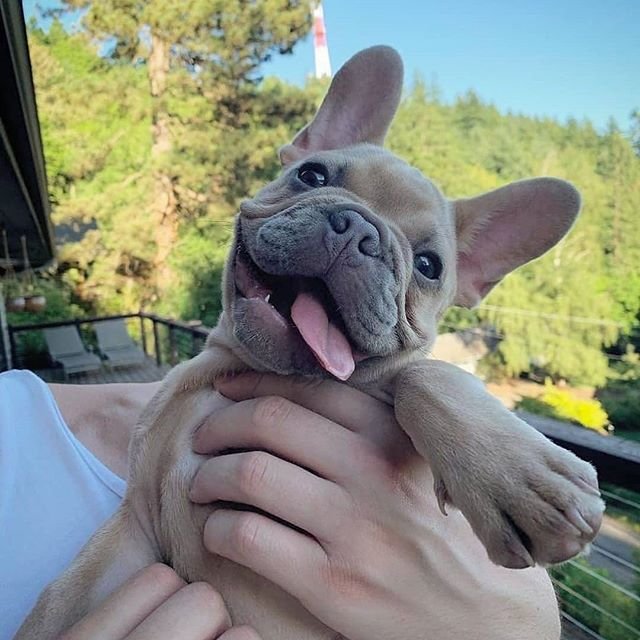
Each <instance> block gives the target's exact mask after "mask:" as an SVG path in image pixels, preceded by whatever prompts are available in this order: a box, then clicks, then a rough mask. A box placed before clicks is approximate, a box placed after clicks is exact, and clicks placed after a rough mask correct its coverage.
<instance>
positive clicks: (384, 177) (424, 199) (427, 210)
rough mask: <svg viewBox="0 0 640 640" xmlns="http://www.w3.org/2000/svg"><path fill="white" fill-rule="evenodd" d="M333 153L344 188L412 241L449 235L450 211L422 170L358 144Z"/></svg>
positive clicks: (388, 153) (450, 229) (392, 156)
mask: <svg viewBox="0 0 640 640" xmlns="http://www.w3.org/2000/svg"><path fill="white" fill-rule="evenodd" d="M327 155H328V156H330V155H334V157H335V160H334V161H335V162H337V163H342V164H343V166H344V176H343V182H344V188H346V189H347V190H349V191H350V192H352V193H354V194H355V195H357V196H358V197H359V198H361V199H362V200H363V201H364V202H365V204H366V205H367V206H368V207H369V208H370V209H371V210H372V211H373V212H374V213H376V214H377V215H379V216H381V217H382V218H384V219H385V220H386V221H387V222H391V223H393V224H394V225H396V226H397V227H399V228H400V229H401V230H402V231H403V232H404V234H405V235H406V237H407V238H408V240H409V241H410V242H411V243H412V244H415V243H417V242H420V241H421V240H422V239H423V238H424V237H425V236H436V235H441V234H443V233H447V230H449V232H450V233H451V234H453V227H452V224H451V215H452V214H451V211H450V208H449V204H448V202H447V200H446V199H445V198H444V196H443V195H442V193H440V191H439V189H438V188H437V187H436V186H435V185H434V184H433V183H432V182H431V181H430V180H428V179H427V178H425V177H424V176H423V175H422V173H421V172H420V171H419V170H418V169H416V168H415V167H412V166H411V165H409V164H408V163H406V162H405V161H404V160H401V159H400V158H398V157H397V156H395V155H393V154H392V153H390V152H388V151H386V150H385V149H382V148H381V147H375V146H373V145H359V146H357V147H352V148H351V149H346V150H342V151H340V152H339V153H335V152H333V154H332V152H327Z"/></svg>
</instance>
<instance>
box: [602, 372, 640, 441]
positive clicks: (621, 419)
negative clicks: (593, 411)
mask: <svg viewBox="0 0 640 640" xmlns="http://www.w3.org/2000/svg"><path fill="white" fill-rule="evenodd" d="M598 399H599V400H600V402H601V403H602V405H603V406H604V408H605V409H606V411H607V413H608V414H609V418H610V419H611V422H612V423H613V424H614V425H615V427H616V429H620V430H627V431H640V379H636V380H616V381H614V382H611V383H610V384H609V385H607V386H606V387H605V388H604V389H602V390H601V391H599V392H598Z"/></svg>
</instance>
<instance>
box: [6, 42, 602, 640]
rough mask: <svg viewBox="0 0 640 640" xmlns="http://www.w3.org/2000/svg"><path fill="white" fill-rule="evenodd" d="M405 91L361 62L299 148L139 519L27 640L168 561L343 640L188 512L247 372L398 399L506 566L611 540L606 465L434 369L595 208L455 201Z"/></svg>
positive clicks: (48, 600) (26, 628)
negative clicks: (389, 146) (210, 444)
mask: <svg viewBox="0 0 640 640" xmlns="http://www.w3.org/2000/svg"><path fill="white" fill-rule="evenodd" d="M402 77H403V72H402V62H401V60H400V57H399V56H398V54H397V53H396V52H395V51H394V50H393V49H390V48H388V47H373V48H371V49H367V50H365V51H362V52H360V53H358V54H357V55H356V56H354V57H353V58H352V59H351V60H349V61H348V62H347V63H346V64H345V65H344V67H343V68H342V69H341V70H340V71H339V72H338V73H337V75H336V76H335V78H334V79H333V82H332V83H331V87H330V89H329V92H328V95H327V96H326V98H325V100H324V102H323V103H322V105H321V106H320V109H319V110H318V112H317V114H316V116H315V117H314V119H313V120H312V121H311V122H310V123H309V124H308V125H307V126H306V127H305V128H304V129H303V130H302V131H301V132H300V133H299V134H298V135H297V136H296V137H295V138H294V140H293V141H292V142H291V143H290V144H288V145H286V146H285V147H283V148H282V149H281V151H280V158H281V160H282V164H283V171H282V174H281V176H280V177H279V178H278V179H276V180H275V181H274V182H272V183H271V184H269V185H267V186H266V187H265V188H263V189H262V190H261V191H260V192H259V193H258V194H257V195H256V196H255V198H253V199H251V200H248V201H246V202H244V203H242V205H241V207H240V212H239V214H238V216H237V218H236V231H235V238H234V241H233V246H232V248H231V251H230V255H229V259H228V262H227V266H226V271H225V274H224V301H223V307H224V311H223V313H222V315H221V317H220V321H219V323H218V325H217V326H216V328H215V329H214V330H213V331H212V333H211V335H210V336H209V338H208V341H207V344H206V347H205V349H204V350H203V352H202V353H201V354H199V355H198V356H197V357H195V358H194V359H192V360H191V361H189V362H186V363H183V364H181V365H179V366H178V367H176V368H175V369H173V370H172V371H171V372H170V373H169V375H168V376H167V378H166V379H165V381H164V383H163V386H162V389H161V390H160V392H159V393H158V394H157V395H156V397H155V398H154V400H153V401H152V402H151V404H150V405H149V406H148V407H147V408H146V410H145V411H144V413H143V416H142V418H141V421H140V424H139V426H138V427H137V430H136V433H135V435H134V437H133V441H132V444H131V448H130V476H129V478H130V479H129V486H128V490H127V495H126V497H125V499H124V501H123V503H122V506H121V507H120V509H119V511H118V512H117V513H116V515H115V516H114V517H113V519H111V520H110V521H109V522H108V523H107V524H106V525H105V526H104V527H103V528H102V529H101V530H100V531H98V532H97V533H96V534H95V535H94V536H93V538H92V539H91V540H90V541H89V543H88V544H87V545H86V547H85V548H84V550H83V551H82V552H81V554H80V555H79V557H78V558H77V559H76V561H75V563H74V564H73V565H72V566H71V567H70V568H69V569H68V570H67V571H66V572H65V573H64V574H63V575H62V577H61V578H59V579H58V580H57V581H56V582H54V583H53V584H52V585H50V586H49V587H48V588H47V589H46V590H45V591H44V593H43V594H42V595H41V597H40V600H39V601H38V603H37V605H36V607H35V609H34V610H33V612H32V613H31V614H30V617H29V618H28V620H27V621H26V623H25V624H24V625H23V627H22V630H21V632H19V633H18V636H17V637H18V638H19V639H25V638H28V639H34V638H51V637H57V635H58V634H59V633H61V632H62V631H63V630H65V629H67V628H68V627H69V626H71V625H72V624H73V623H74V622H75V621H77V620H78V619H79V618H80V617H82V616H83V615H84V614H86V613H87V612H88V611H89V610H90V609H92V608H93V607H95V606H96V605H98V604H99V603H100V602H101V601H102V600H103V599H104V598H105V597H106V595H107V594H109V593H110V592H111V591H113V590H114V589H115V588H117V587H118V586H120V585H121V584H122V583H123V582H124V581H125V580H126V579H127V578H128V577H129V576H130V575H131V574H132V573H134V572H135V571H137V570H138V569H139V568H141V567H144V566H146V565H148V564H151V563H153V562H156V561H162V562H166V563H168V564H170V565H171V566H172V567H173V568H174V569H175V570H176V571H177V572H178V573H179V574H180V575H181V576H182V577H183V578H184V579H185V580H187V581H197V580H205V581H207V582H209V583H211V584H212V585H213V586H214V587H215V588H216V589H217V590H218V591H220V593H221V594H222V596H223V598H224V600H225V603H226V604H227V607H228V608H229V611H230V612H231V615H232V617H233V619H234V623H246V624H250V625H252V626H253V627H254V628H255V629H256V630H257V631H258V632H259V633H260V634H261V636H262V637H263V638H264V640H276V639H277V640H300V639H301V638H305V639H311V640H328V639H330V638H335V632H333V631H331V630H330V629H328V628H327V627H325V626H324V625H323V624H321V623H320V622H318V621H317V620H315V619H314V618H313V617H312V616H311V615H310V614H309V613H308V612H307V611H306V610H305V609H304V607H303V606H302V604H301V603H300V602H298V601H297V600H295V599H294V598H293V597H291V596H289V595H288V594H286V593H285V592H284V591H282V590H280V589H279V588H277V587H276V586H274V585H272V584H270V583H268V582H267V581H266V580H264V579H262V578H260V577H259V576H257V575H256V574H254V573H252V572H250V571H248V570H247V569H245V568H243V567H241V566H239V565H237V564H234V563H232V562H230V561H228V560H225V559H223V558H220V557H216V556H213V555H212V554H210V553H208V552H207V551H205V549H204V548H203V545H202V529H203V526H204V523H205V520H206V518H207V516H208V514H209V513H210V511H211V508H212V507H211V506H208V507H204V506H199V505H195V504H193V503H192V502H190V500H189V498H188V492H189V487H190V484H191V481H192V479H193V477H194V475H195V473H196V471H197V469H198V467H199V465H200V464H201V463H202V460H203V458H202V456H199V455H196V454H194V453H193V451H192V446H191V440H192V435H193V432H194V430H195V429H196V428H197V427H198V425H199V424H201V422H202V421H203V420H204V419H205V418H206V416H207V415H208V414H209V412H210V411H211V407H212V393H211V389H212V386H214V385H215V382H216V379H218V378H219V377H220V376H222V375H225V374H232V373H237V372H241V371H246V370H249V369H252V370H257V371H270V372H276V373H279V374H301V375H304V376H334V377H336V378H338V379H340V380H344V381H346V382H347V383H348V384H350V385H353V386H354V387H357V388H359V389H361V390H364V391H366V392H367V393H370V394H372V395H374V396H376V397H378V398H381V399H383V400H385V401H386V402H388V403H389V404H392V405H393V406H394V407H395V414H396V417H397V421H398V423H399V425H400V427H401V428H402V429H404V430H405V431H406V433H407V434H408V435H409V437H410V438H411V440H412V442H413V445H414V446H415V448H416V450H417V451H418V452H419V453H420V454H422V455H423V456H424V457H425V458H426V459H427V460H428V462H429V464H430V466H431V468H432V470H433V475H434V478H435V487H434V489H435V492H436V494H437V497H438V501H439V504H440V507H441V509H442V511H443V512H445V513H446V508H447V505H451V506H452V507H455V508H458V509H460V510H461V511H462V512H463V514H464V515H465V516H466V518H467V519H468V521H469V522H470V524H471V526H472V528H473V530H474V531H475V533H476V535H477V536H478V537H479V538H480V540H481V541H482V542H483V543H484V545H485V547H486V549H487V552H488V554H489V556H490V558H491V559H492V560H493V561H494V562H496V563H499V564H501V565H504V566H506V567H512V568H519V567H528V566H530V565H533V564H535V563H540V564H545V565H548V564H552V563H556V562H561V561H563V560H567V559H568V558H570V557H572V556H574V555H575V554H577V553H579V552H580V551H581V550H582V549H583V548H584V547H585V545H587V543H588V542H589V541H590V540H591V539H592V538H593V537H594V536H595V534H596V533H597V531H598V528H599V526H600V522H601V517H602V511H603V503H602V501H601V500H600V497H599V492H598V485H597V480H596V474H595V472H594V470H593V468H592V467H591V466H590V465H589V464H587V463H586V462H583V461H581V460H579V459H578V458H577V457H575V456H574V455H573V454H572V453H570V452H568V451H566V450H564V449H561V448H559V447H557V446H556V445H554V444H552V443H551V442H550V441H549V440H547V439H546V438H545V437H543V436H542V435H540V434H539V433H538V432H536V431H535V430H534V429H532V428H531V427H530V426H528V425H527V424H525V423H524V422H522V421H521V420H519V419H518V418H517V417H515V416H514V415H513V414H512V413H511V412H509V411H508V410H506V409H505V408H503V406H502V405H501V404H500V403H499V402H498V401H497V400H495V399H494V398H492V397H491V396H489V395H488V394H487V393H486V392H485V390H484V388H483V386H482V384H481V383H480V382H479V381H478V380H477V379H476V378H474V377H473V376H471V375H469V374H467V373H464V372H462V371H461V370H460V369H458V368H456V367H454V366H451V365H448V364H445V363H442V362H438V361H435V360H430V359H428V358H427V357H426V355H425V354H426V353H427V352H428V351H429V348H430V346H431V345H432V344H433V341H434V339H435V337H436V325H437V322H438V319H439V318H440V317H441V316H442V314H443V313H444V312H445V310H446V309H447V307H449V305H451V304H458V305H465V306H473V305H475V304H477V303H478V302H479V301H480V300H481V299H482V298H483V297H484V296H485V295H486V294H487V293H488V292H489V291H490V290H491V288H492V287H493V286H494V285H496V284H497V283H498V282H499V281H500V280H501V278H502V277H503V276H504V275H505V274H507V273H508V272H510V271H511V270H513V269H515V268H516V267H518V266H519V265H522V264H524V263H526V262H528V261H529V260H532V259H533V258H536V257H538V256H540V255H541V254H543V253H544V252H545V251H546V250H548V249H549V248H550V247H552V246H553V245H554V244H555V243H557V242H558V240H560V239H561V238H562V237H563V236H564V234H565V233H566V232H567V231H568V230H569V228H570V227H571V225H572V223H573V221H574V219H575V217H576V215H577V213H578V210H579V208H580V198H579V195H578V193H577V192H576V190H575V189H574V188H573V187H572V186H571V185H570V184H568V183H567V182H564V181H562V180H557V179H554V178H536V179H532V180H523V181H520V182H516V183H513V184H510V185H508V186H505V187H502V188H500V189H497V190H495V191H492V192H490V193H485V194H483V195H480V196H478V197H475V198H469V199H464V200H455V201H451V200H448V199H447V198H445V197H444V196H443V194H442V193H441V192H440V191H439V189H438V188H437V187H436V186H435V185H434V184H433V183H432V182H430V181H429V180H428V179H427V178H425V177H424V176H423V175H422V174H421V173H420V172H419V171H418V170H417V169H415V168H413V167H411V166H409V165H408V164H407V163H405V162H404V161H402V160H400V159H399V158H397V157H396V156H394V155H392V154H391V153H389V152H388V151H385V150H384V149H383V148H382V143H383V141H384V138H385V135H386V133H387V129H388V127H389V125H390V123H391V121H392V119H393V117H394V114H395V112H396V109H397V107H398V103H399V100H400V94H401V89H402Z"/></svg>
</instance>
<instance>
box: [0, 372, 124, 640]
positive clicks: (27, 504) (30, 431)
mask: <svg viewBox="0 0 640 640" xmlns="http://www.w3.org/2000/svg"><path fill="white" fill-rule="evenodd" d="M124 491H125V482H124V480H122V479H121V478H119V477H118V476H116V475H115V474H114V473H113V472H112V471H110V470H109V469H108V468H107V467H105V465H104V464H102V463H101V462H100V460H98V459H97V458H96V457H95V456H94V455H93V454H92V453H91V452H90V451H89V450H88V449H87V448H86V447H85V446H83V445H82V444H81V443H80V442H79V440H77V438H76V437H75V436H74V435H73V433H72V432H71V431H70V430H69V427H67V425H66V424H65V422H64V420H63V418H62V415H61V414H60V411H59V409H58V407H57V405H56V403H55V401H54V399H53V396H52V395H51V392H50V391H49V388H48V387H47V385H46V384H45V383H44V382H42V380H40V378H38V377H37V376H36V375H34V374H33V373H31V372H30V371H9V372H7V373H2V374H0V640H8V639H10V638H13V636H14V634H15V633H16V631H17V630H18V628H19V627H20V625H21V624H22V622H23V620H24V618H26V616H27V614H28V613H29V611H30V610H31V608H32V607H33V605H34V604H35V602H36V600H37V598H38V595H39V594H40V592H41V591H42V589H43V588H44V587H45V586H46V585H47V584H49V583H50V582H51V581H52V580H54V579H55V578H56V577H58V576H59V575H60V573H62V571H64V569H66V567H67V566H68V565H69V564H70V562H71V561H72V560H73V559H74V557H75V556H76V555H77V553H78V552H79V551H80V549H81V548H82V546H83V545H84V544H85V542H86V541H87V540H88V539H89V537H90V536H91V535H92V534H93V533H94V531H95V530H96V529H97V528H98V527H99V526H100V525H101V524H102V523H103V522H104V521H105V520H107V519H108V518H109V517H110V516H111V515H112V514H113V512H114V511H115V510H116V509H117V508H118V505H119V504H120V501H121V500H122V497H123V496H124Z"/></svg>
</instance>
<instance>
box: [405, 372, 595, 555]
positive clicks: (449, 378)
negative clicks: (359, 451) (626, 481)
mask: <svg viewBox="0 0 640 640" xmlns="http://www.w3.org/2000/svg"><path fill="white" fill-rule="evenodd" d="M394 386H395V398H394V401H395V412H396V417H397V419H398V422H399V423H400V425H401V426H402V428H403V429H404V430H405V431H406V432H407V434H408V435H409V437H410V438H411V440H412V441H413V444H414V446H415V447H416V449H417V450H418V452H419V453H420V454H422V455H423V456H424V457H425V458H426V459H427V460H428V461H429V462H430V464H431V466H432V468H433V473H434V478H435V487H434V488H435V491H436V494H437V496H438V501H439V504H440V507H441V509H442V510H443V512H446V511H445V509H446V504H447V503H449V504H452V505H454V506H455V507H457V508H459V509H460V510H461V511H462V512H463V513H464V515H465V517H466V518H467V520H468V521H469V523H470V524H471V526H472V528H473V530H474V532H475V533H476V535H477V536H478V537H479V538H480V540H481V541H482V542H483V543H484V545H485V547H486V548H487V551H488V553H489V557H490V558H491V559H492V560H493V561H494V562H496V563H498V564H501V565H504V566H506V567H511V568H521V567H526V566H529V565H533V564H535V563H540V564H550V563H555V562H561V561H564V560H567V559H568V558H570V557H572V556H574V555H576V554H577V553H579V552H580V551H581V550H582V549H583V547H584V546H585V545H587V543H588V542H590V541H591V540H592V539H593V537H594V536H595V534H596V533H597V530H598V528H599V525H600V522H601V519H602V511H603V503H602V501H601V499H600V497H599V492H598V484H597V478H596V473H595V471H594V469H593V467H591V465H589V464H588V463H586V462H584V461H582V460H580V459H579V458H577V457H576V456H575V455H574V454H573V453H571V452H569V451H567V450H565V449H562V448H561V447H558V446H556V445H555V444H553V443H552V442H551V441H550V440H548V439H547V438H545V437H544V436H543V435H542V434H540V433H538V432H537V431H536V430H535V429H533V428H532V427H531V426H529V425H528V424H526V423H525V422H523V421H522V420H520V419H519V418H517V417H516V416H515V415H514V414H513V413H512V412H511V411H509V410H508V409H506V408H505V407H504V406H503V405H502V404H501V403H500V402H499V401H498V400H497V399H496V398H494V397H492V396H490V395H489V394H488V393H487V392H486V391H485V389H484V386H483V385H482V383H481V382H480V381H479V380H478V379H477V378H475V377H474V376H472V375H470V374H468V373H466V372H464V371H462V370H461V369H459V368H458V367H455V366H453V365H450V364H447V363H444V362H440V361H437V360H425V361H423V362H420V363H416V364H412V365H410V366H408V367H407V368H406V369H404V370H403V371H402V372H400V373H399V374H398V376H397V377H396V379H395V384H394Z"/></svg>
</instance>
